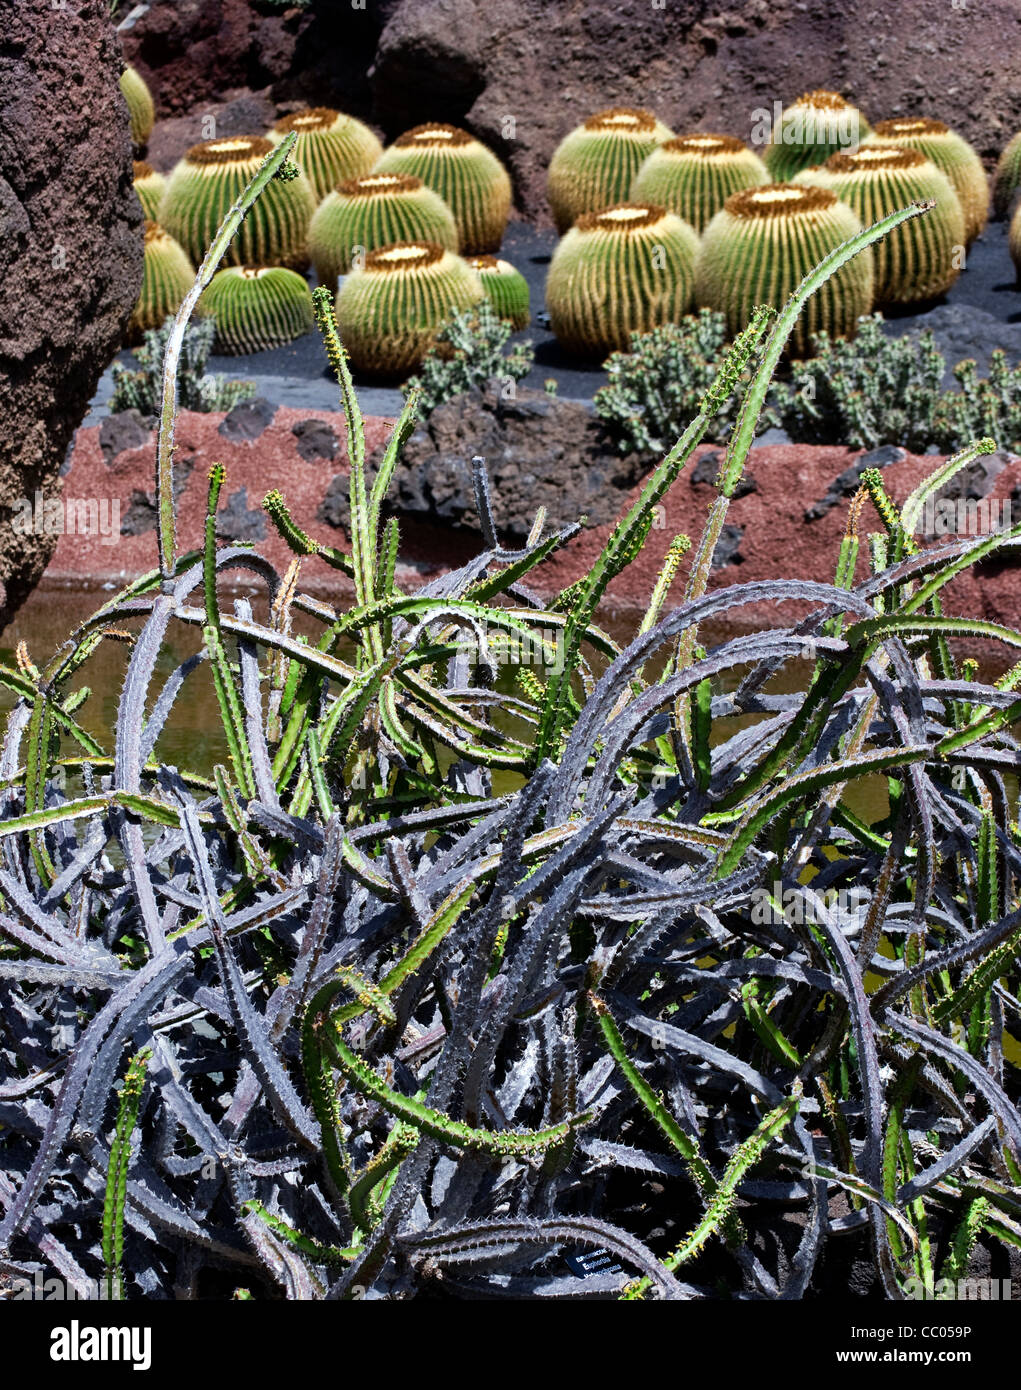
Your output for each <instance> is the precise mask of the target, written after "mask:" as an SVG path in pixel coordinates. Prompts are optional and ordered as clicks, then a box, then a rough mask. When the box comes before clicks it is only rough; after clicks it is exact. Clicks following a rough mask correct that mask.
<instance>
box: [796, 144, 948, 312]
mask: <svg viewBox="0 0 1021 1390" xmlns="http://www.w3.org/2000/svg"><path fill="white" fill-rule="evenodd" d="M794 182H795V183H796V184H801V183H810V184H816V185H818V186H819V187H821V188H830V189H832V190H833V192H834V193H836V195H837V197H838V198H840V199H841V200H842V201H843V202H845V203H847V205H848V206H849V207H852V208H854V210H855V212H856V213H857V214H858V216H859V217H860V218H861V220H862V222H863V223H864V225H865V226H866V227H868V226H870V225H871V224H872V223H873V222H878V221H879V220H880V219H881V218H883V217H886V216H887V215H888V214H889V213H891V212H895V211H896V210H897V209H898V208H904V207H907V206H908V205H909V204H910V203H915V202H919V201H921V200H927V199H930V198H931V199H932V200H933V201H934V202H935V204H936V206H935V207H934V208H932V209H931V211H929V212H927V213H926V214H925V216H924V217H913V218H912V219H911V220H910V221H909V222H902V223H901V225H900V226H899V227H895V228H894V230H893V231H892V232H890V234H889V235H888V236H885V237H884V238H883V239H882V241H879V242H877V243H876V246H875V261H876V292H875V302H876V304H877V305H878V306H882V305H884V304H913V303H917V302H920V301H924V300H929V299H935V298H937V297H938V296H939V295H941V294H945V293H946V292H947V290H948V289H949V288H950V286H951V285H952V284H953V283H954V281H955V280H956V279H957V277H958V275H959V274H960V273H961V266H962V264H963V252H964V213H963V211H962V209H961V202H960V199H959V198H958V196H957V194H956V193H955V192H954V190H953V188H952V187H951V184H950V180H949V179H948V178H947V176H946V174H943V173H941V172H940V171H939V169H937V168H936V166H935V164H933V163H932V161H931V160H928V159H926V157H925V155H924V154H922V153H921V152H920V151H919V150H914V149H911V148H909V147H908V146H905V145H879V144H869V145H863V146H862V148H861V149H859V150H856V151H855V152H854V154H835V155H831V156H830V158H829V159H828V160H827V161H826V163H825V164H824V165H823V166H822V167H821V168H819V169H809V170H806V171H805V173H804V174H799V175H798V177H797V178H796V179H795V180H794Z"/></svg>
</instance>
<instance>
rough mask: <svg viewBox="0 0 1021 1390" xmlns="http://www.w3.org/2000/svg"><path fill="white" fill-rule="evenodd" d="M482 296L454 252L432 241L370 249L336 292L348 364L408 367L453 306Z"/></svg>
mask: <svg viewBox="0 0 1021 1390" xmlns="http://www.w3.org/2000/svg"><path fill="white" fill-rule="evenodd" d="M484 298H485V294H484V292H483V289H482V284H481V282H480V280H479V277H478V276H477V275H476V274H475V272H474V271H473V270H472V269H471V267H470V266H469V265H468V264H467V262H466V261H463V260H462V259H461V257H460V256H455V255H454V253H453V252H452V251H448V250H447V249H446V248H445V247H443V246H438V245H436V244H435V243H431V242H427V241H421V242H414V241H412V242H397V243H395V244H394V245H393V246H384V247H382V248H381V249H380V250H378V251H370V252H369V254H368V255H367V256H366V258H365V264H364V265H363V266H362V267H361V268H360V269H355V270H352V272H351V274H350V275H348V276H347V278H346V279H345V281H344V283H343V285H342V286H341V289H340V293H339V294H338V295H337V309H336V318H337V327H338V329H339V330H340V337H341V341H342V342H343V344H344V346H345V347H346V348H347V350H348V353H349V354H350V356H351V361H352V363H353V364H354V366H355V367H356V368H357V369H358V370H360V371H364V372H372V373H376V374H383V375H389V376H397V375H401V374H406V373H408V372H410V371H412V370H413V369H414V368H415V367H417V366H418V365H419V363H420V362H421V361H422V358H423V357H424V356H425V354H426V353H427V352H428V351H429V349H430V348H431V347H432V346H433V344H434V342H435V340H436V333H437V330H438V329H439V328H440V327H441V326H442V325H443V323H444V321H445V320H446V319H447V318H448V316H449V315H450V313H451V312H452V311H453V310H455V309H467V308H469V307H470V306H471V305H473V304H478V303H479V302H480V301H481V300H483V299H484Z"/></svg>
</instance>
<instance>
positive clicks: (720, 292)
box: [695, 183, 873, 357]
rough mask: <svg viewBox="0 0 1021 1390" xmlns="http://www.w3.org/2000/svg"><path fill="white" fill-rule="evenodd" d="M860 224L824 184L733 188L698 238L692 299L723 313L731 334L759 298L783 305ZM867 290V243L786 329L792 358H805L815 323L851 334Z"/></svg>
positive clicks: (864, 309)
mask: <svg viewBox="0 0 1021 1390" xmlns="http://www.w3.org/2000/svg"><path fill="white" fill-rule="evenodd" d="M861 230H862V224H861V221H860V220H859V218H858V216H857V214H856V213H855V212H853V211H852V210H851V208H849V207H848V206H847V205H846V204H845V203H842V202H840V200H839V199H838V198H837V195H836V194H835V193H833V192H832V191H831V190H830V189H826V188H812V187H808V186H796V185H792V184H785V183H773V184H764V185H763V186H762V187H760V188H748V189H745V190H743V191H742V192H740V193H733V194H731V196H730V197H729V198H728V199H727V201H726V203H725V204H724V206H723V209H722V211H720V212H718V213H717V214H716V216H715V217H714V218H713V220H712V221H711V222H710V223H709V226H708V227H707V228H706V230H705V235H704V236H703V238H702V246H701V248H700V250H699V255H698V262H697V265H696V270H695V300H696V303H697V304H698V305H699V307H700V308H708V309H716V310H718V311H719V312H720V313H723V314H725V315H726V318H727V332H728V334H729V335H730V336H731V337H733V336H734V335H736V334H737V333H739V332H740V331H741V330H742V329H743V328H744V327H745V325H746V324H747V322H748V320H749V318H750V317H751V312H752V309H753V308H754V307H755V306H756V305H757V304H771V305H772V306H773V307H774V308H776V309H779V308H781V307H782V306H783V305H784V304H785V303H786V302H787V300H788V298H789V297H790V295H791V293H792V292H793V291H794V289H795V288H796V287H797V286H798V285H799V284H800V283H801V281H802V279H803V278H804V277H805V275H806V274H807V273H808V271H809V270H811V269H812V268H813V266H816V265H818V263H819V262H820V261H821V260H822V259H823V257H824V256H826V255H827V254H828V253H829V252H830V251H832V250H834V248H835V247H837V246H839V245H840V244H841V243H842V242H844V241H847V240H848V239H849V238H850V237H852V236H855V235H856V234H857V233H858V232H860V231H861ZM872 292H873V260H872V250H871V248H868V249H867V250H865V251H863V252H861V254H860V255H858V256H856V257H855V258H854V259H853V260H852V261H849V262H848V264H847V265H845V266H842V267H841V269H840V270H838V271H837V272H836V274H835V275H833V276H831V277H830V279H829V280H827V281H826V283H825V284H824V285H823V286H821V288H820V289H819V290H817V291H816V293H815V294H813V295H812V297H811V299H810V300H809V301H808V303H807V304H806V305H805V308H804V309H803V310H802V313H801V316H800V317H799V319H798V322H797V324H796V325H795V328H794V332H793V333H792V334H791V337H790V340H789V346H788V352H789V353H790V354H791V356H793V357H805V356H807V355H808V354H809V352H810V349H811V339H812V334H813V333H818V332H819V330H820V329H825V330H826V331H827V332H828V333H830V334H832V335H833V336H835V337H842V338H851V337H853V336H854V333H855V329H856V328H857V324H858V319H859V318H860V317H861V316H862V315H863V314H867V313H868V312H869V310H870V309H871V307H872Z"/></svg>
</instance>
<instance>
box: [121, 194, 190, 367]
mask: <svg viewBox="0 0 1021 1390" xmlns="http://www.w3.org/2000/svg"><path fill="white" fill-rule="evenodd" d="M194 279H195V267H194V266H193V265H192V263H191V261H190V260H189V259H188V254H187V252H186V251H185V249H184V247H183V246H181V245H180V243H179V242H176V241H175V240H174V238H173V237H172V236H168V234H167V233H166V232H165V231H164V230H163V228H162V227H160V226H158V225H157V224H156V223H155V222H152V221H150V220H148V219H146V223H145V255H144V259H143V262H142V289H141V291H140V293H139V296H138V303H137V304H136V305H135V309H134V312H133V314H132V315H131V320H130V322H129V323H128V329H127V341H128V342H129V343H137V342H140V341H141V339H142V335H143V333H145V332H146V331H147V330H148V329H150V328H159V327H161V326H162V324H163V321H164V319H166V317H167V315H168V314H176V313H177V311H178V309H179V308H180V306H181V300H182V299H183V298H184V296H185V295H186V294H187V293H188V291H189V290H190V289H191V287H192V282H193V281H194Z"/></svg>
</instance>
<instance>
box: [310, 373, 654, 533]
mask: <svg viewBox="0 0 1021 1390" xmlns="http://www.w3.org/2000/svg"><path fill="white" fill-rule="evenodd" d="M476 455H480V456H481V457H483V458H484V459H485V461H486V468H487V471H488V474H489V483H490V492H491V501H492V508H493V517H494V520H495V522H496V527H497V530H498V531H499V533H500V535H501V537H503V538H504V539H506V540H508V541H511V542H520V541H522V540H524V539H525V537H526V536H527V535H528V533H529V530H530V529H531V525H532V521H533V519H534V517H535V513H536V511H537V510H538V508H539V507H541V506H542V507H545V508H546V525H547V528H549V527H559V526H565V525H568V524H569V523H570V522H573V521H577V520H579V518H580V517H582V516H587V517H588V520H589V522H590V523H591V524H593V525H601V524H603V523H604V522H608V521H613V520H614V519H615V518H616V516H617V515H618V513H619V511H620V509H621V506H622V505H623V503H624V500H625V497H626V493H627V489H628V488H630V487H632V486H634V484H635V483H636V482H637V481H638V479H639V478H640V476H641V474H642V472H643V471H645V470H646V469H647V467H648V464H647V463H644V462H642V461H641V460H639V459H638V458H637V457H636V456H634V455H628V456H627V457H626V458H621V457H620V456H619V455H617V454H615V453H614V452H613V450H612V448H611V447H610V446H609V444H608V442H607V440H606V437H605V433H604V429H603V426H602V425H601V424H600V423H599V421H597V420H596V419H595V418H594V416H593V415H592V414H591V413H590V411H589V410H588V409H587V407H586V406H584V405H582V404H581V403H579V402H576V401H563V400H559V399H557V398H556V397H555V396H550V395H547V394H546V392H544V391H530V390H525V389H520V388H519V389H518V391H517V393H516V395H515V396H514V397H512V398H510V399H505V398H504V396H503V393H502V390H501V387H500V385H499V384H498V383H496V382H492V383H490V385H489V387H488V388H487V389H486V390H485V391H471V392H468V393H466V394H465V395H463V396H456V397H455V398H454V399H453V400H450V401H446V402H445V403H444V404H443V405H441V406H438V407H437V409H436V410H434V411H433V412H432V414H431V415H430V416H429V419H428V421H427V422H426V423H425V424H424V425H423V426H421V427H420V428H419V429H418V430H417V431H416V432H415V433H414V434H413V435H412V436H411V438H410V439H409V440H408V442H407V444H406V445H405V446H404V451H403V454H402V457H401V459H400V461H399V462H398V464H397V468H396V469H395V471H394V478H393V482H392V483H391V486H390V491H389V495H388V506H389V507H390V508H391V509H392V511H394V512H397V513H399V514H402V515H405V516H414V517H418V518H419V519H421V520H424V521H437V522H443V523H445V524H446V525H448V526H451V527H453V528H454V529H466V530H472V531H479V530H480V529H481V528H480V525H479V519H478V514H477V512H476V509H475V495H474V491H473V487H472V467H471V461H472V459H473V457H475V456H476ZM381 456H382V450H377V451H376V453H374V454H373V456H372V457H371V458H370V460H369V462H368V468H369V472H370V474H372V475H373V476H374V474H375V470H376V466H377V464H378V461H379V459H380V457H381ZM319 518H320V520H322V521H326V522H328V523H329V524H330V525H333V526H342V527H344V528H345V529H347V527H348V522H349V516H348V509H347V479H346V478H345V477H343V476H342V475H338V477H337V478H335V479H334V481H333V483H332V484H331V485H330V488H329V490H328V492H327V495H326V498H325V499H324V501H323V504H322V506H321V507H320V510H319Z"/></svg>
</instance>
